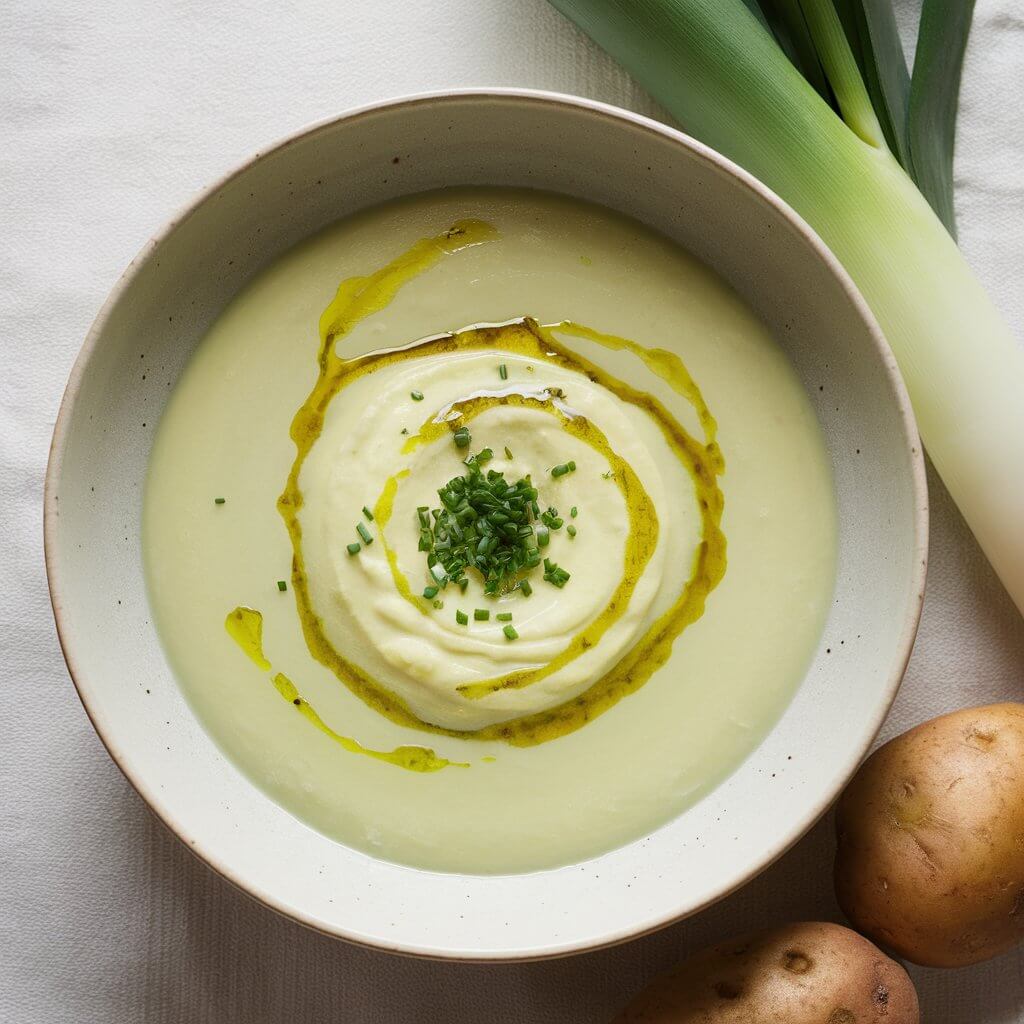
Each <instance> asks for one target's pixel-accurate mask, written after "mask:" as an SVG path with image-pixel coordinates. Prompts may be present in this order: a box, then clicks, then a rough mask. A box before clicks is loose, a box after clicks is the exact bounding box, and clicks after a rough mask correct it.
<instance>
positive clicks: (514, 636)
mask: <svg viewBox="0 0 1024 1024" xmlns="http://www.w3.org/2000/svg"><path fill="white" fill-rule="evenodd" d="M502 633H504V634H505V637H506V639H508V640H518V639H519V634H518V633H517V632H516V627H515V626H506V627H505V628H504V629H503V630H502Z"/></svg>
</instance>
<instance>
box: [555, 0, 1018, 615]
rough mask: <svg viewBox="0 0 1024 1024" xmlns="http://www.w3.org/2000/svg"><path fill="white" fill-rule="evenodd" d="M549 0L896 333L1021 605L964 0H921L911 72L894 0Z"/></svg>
mask: <svg viewBox="0 0 1024 1024" xmlns="http://www.w3.org/2000/svg"><path fill="white" fill-rule="evenodd" d="M552 3H553V4H554V6H555V7H556V8H558V9H559V10H560V11H562V12H563V13H564V14H566V15H568V16H569V17H570V18H572V19H573V20H574V21H576V22H577V23H578V24H579V25H580V26H581V27H582V28H583V29H584V31H586V32H587V33H588V34H589V35H590V36H591V37H592V38H593V39H594V40H595V41H596V42H598V43H599V44H600V45H601V46H603V47H604V48H605V49H606V50H608V51H609V52H610V53H611V54H612V55H614V56H615V57H617V58H618V59H619V60H621V61H622V63H623V64H625V66H626V67H627V68H628V69H630V70H631V71H632V72H633V74H634V75H635V76H636V78H637V79H638V81H639V82H640V83H641V84H642V85H644V86H645V87H646V88H647V89H648V90H649V91H650V92H651V94H652V95H653V96H654V97H655V98H656V99H658V100H659V101H660V102H661V103H662V104H663V105H664V107H665V108H666V109H667V110H668V111H669V112H670V113H671V114H672V115H673V116H674V117H675V118H677V119H678V121H679V122H680V124H681V125H682V126H683V128H684V129H685V130H687V131H689V132H690V133H691V134H693V135H694V136H696V137H697V138H699V139H701V140H702V141H704V142H706V143H707V144H708V145H710V146H712V147H714V148H715V149H717V150H719V151H720V152H722V153H724V154H725V155H726V156H728V157H730V158H731V159H733V160H735V161H736V162H737V163H739V164H740V165H741V166H743V167H745V168H746V169H747V170H749V171H750V172H751V173H753V174H754V175H755V176H756V177H758V178H760V179H761V180H762V181H763V182H764V183H765V184H766V185H768V186H769V187H770V188H771V189H773V190H774V191H775V192H777V193H778V194H779V195H780V196H781V197H782V198H783V199H785V200H786V201H787V202H788V203H789V204H790V205H791V206H793V207H794V209H796V211H797V212H798V213H800V214H801V215H802V216H803V217H804V218H805V219H806V220H807V221H808V222H809V223H810V225H811V226H812V227H813V228H814V229H815V230H816V231H817V232H818V234H819V235H820V236H821V237H822V238H823V239H824V241H825V242H826V243H827V244H828V245H829V246H830V248H831V249H832V251H833V252H834V253H835V254H836V256H837V257H838V258H839V260H840V262H841V263H842V264H843V266H844V267H845V268H846V270H847V271H848V272H849V274H850V276H851V277H852V278H853V280H854V282H855V283H856V284H857V286H858V288H859V289H860V291H861V293H862V294H863V296H864V298H865V299H866V300H867V302H868V304H869V306H870V307H871V309H872V311H873V312H874V314H875V316H876V318H877V319H878V322H879V323H880V325H881V327H882V330H883V331H884V332H885V335H886V338H887V339H888V341H889V344H890V345H891V346H892V349H893V351H894V353H895V355H896V358H897V361H898V363H899V366H900V369H901V371H902V373H903V377H904V380H905V381H906V384H907V389H908V391H909V393H910V396H911V400H912V402H913V405H914V411H915V413H916V416H917V422H918V426H919V428H920V431H921V436H922V438H923V440H924V443H925V445H926V447H927V450H928V454H929V455H930V457H931V460H932V462H933V463H934V465H935V467H936V469H937V470H938V472H939V473H940V475H941V476H942V479H943V481H944V482H945V484H946V486H947V487H948V489H949V491H950V493H951V494H952V496H953V498H954V500H955V501H956V503H957V505H958V506H959V508H960V511H961V512H962V513H963V515H964V518H965V519H966V520H967V522H968V524H969V525H970V527H971V529H972V530H973V531H974V535H975V537H977V539H978V542H979V543H980V544H981V547H982V548H983V550H984V551H985V553H986V555H987V556H988V558H989V560H990V561H991V563H992V565H993V567H994V568H995V570H996V572H997V573H998V574H999V576H1000V578H1001V579H1002V581H1003V584H1004V585H1005V586H1006V589H1007V590H1008V591H1009V593H1010V596H1011V597H1012V598H1013V600H1014V602H1015V603H1016V605H1017V607H1018V609H1019V610H1021V611H1022V612H1024V349H1022V348H1021V347H1020V346H1019V345H1018V344H1017V342H1016V341H1015V339H1014V338H1013V336H1012V335H1011V333H1010V331H1009V329H1008V327H1007V325H1006V324H1005V322H1004V321H1003V319H1002V318H1001V317H1000V315H999V313H998V312H997V311H996V309H995V307H994V306H993V305H992V303H991V301H990V300H989V298H988V296H987V295H986V294H985V291H984V289H983V288H982V287H981V285H980V283H979V282H978V280H977V279H976V278H975V276H974V275H973V273H972V272H971V270H970V268H969V267H968V266H967V264H966V262H965V261H964V259H963V257H962V255H961V254H960V251H959V249H958V248H957V246H956V243H955V241H954V239H953V237H952V234H951V232H952V229H953V224H952V204H951V201H950V192H951V174H950V167H951V161H952V142H953V133H952V122H953V118H954V117H955V110H956V92H957V89H958V86H959V75H960V64H961V61H962V55H963V47H964V43H965V41H966V33H967V27H968V26H969V23H970V13H971V6H972V5H971V4H970V3H968V2H963V0H925V7H924V15H923V18H922V25H921V36H920V42H919V45H918V54H917V59H916V61H915V66H914V73H913V76H912V78H911V77H910V76H908V74H907V72H906V68H905V65H904V66H903V67H902V68H901V66H900V65H901V63H902V60H903V55H902V50H901V49H900V48H899V42H898V39H896V37H895V22H894V19H893V18H892V12H891V8H889V6H888V0H861V2H859V3H856V2H854V0H838V3H837V4H836V5H833V2H832V0H787V2H775V3H769V2H767V0H761V2H759V0H552ZM815 59H817V62H818V64H817V65H814V64H813V61H814V60H815ZM822 78H824V81H822ZM894 154H896V155H894ZM901 164H902V166H901ZM915 181H916V182H917V184H915ZM922 193H924V194H922ZM925 195H927V197H928V198H927V199H926V198H925ZM929 202H931V204H932V205H929ZM933 206H934V208H935V210H938V211H939V213H940V214H941V215H942V216H943V217H944V218H945V220H946V224H945V225H944V223H943V221H942V220H941V219H940V217H939V215H937V214H936V213H935V212H933Z"/></svg>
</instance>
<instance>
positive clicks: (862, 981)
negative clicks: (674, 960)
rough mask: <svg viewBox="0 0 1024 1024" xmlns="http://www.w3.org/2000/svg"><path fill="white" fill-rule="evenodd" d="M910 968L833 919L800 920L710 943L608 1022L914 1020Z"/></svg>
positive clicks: (848, 1023)
mask: <svg viewBox="0 0 1024 1024" xmlns="http://www.w3.org/2000/svg"><path fill="white" fill-rule="evenodd" d="M920 1019H921V1018H920V1013H919V1011H918V1005H917V992H916V991H915V990H914V985H913V982H911V980H910V978H909V977H908V975H907V972H906V971H905V970H904V969H903V968H902V967H901V966H900V965H899V964H898V963H896V961H895V960H890V959H889V957H887V956H886V955H885V954H884V953H882V951H881V950H879V949H878V948H876V947H875V946H873V945H872V944H871V943H870V942H868V940H867V939H865V938H863V937H862V936H860V935H858V934H857V933H856V932H853V931H850V929H849V928H844V927H843V926H842V925H838V924H826V923H824V922H816V921H810V922H804V923H802V924H789V925H784V926H783V927H781V928H773V929H770V930H768V931H762V932H754V933H753V934H750V935H743V936H740V937H739V938H736V939H733V940H731V941H730V942H723V943H720V944H719V945H717V946H710V947H709V948H708V949H705V950H702V951H701V952H699V953H697V954H696V955H694V956H692V957H690V959H689V960H687V961H685V962H684V963H683V964H682V965H681V966H680V967H678V968H677V969H676V970H675V971H673V972H672V973H670V974H666V975H665V976H664V977H661V978H659V979H657V980H656V981H655V982H654V983H653V984H652V985H651V986H650V987H649V988H647V989H646V990H645V991H644V992H642V993H641V994H640V995H639V996H637V998H636V999H634V1000H633V1002H632V1003H630V1004H629V1006H628V1007H626V1009H625V1010H623V1011H622V1013H621V1014H619V1016H618V1017H616V1018H615V1020H614V1021H613V1024H869V1022H870V1024H875V1022H878V1024H882V1022H884V1024H919V1021H920Z"/></svg>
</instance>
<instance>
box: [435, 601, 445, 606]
mask: <svg viewBox="0 0 1024 1024" xmlns="http://www.w3.org/2000/svg"><path fill="white" fill-rule="evenodd" d="M434 607H435V608H443V607H444V601H435V602H434Z"/></svg>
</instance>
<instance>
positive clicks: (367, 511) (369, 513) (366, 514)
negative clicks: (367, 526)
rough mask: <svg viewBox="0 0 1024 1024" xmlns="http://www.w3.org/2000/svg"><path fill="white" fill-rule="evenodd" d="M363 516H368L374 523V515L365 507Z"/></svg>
mask: <svg viewBox="0 0 1024 1024" xmlns="http://www.w3.org/2000/svg"><path fill="white" fill-rule="evenodd" d="M363 515H364V516H366V518H367V519H369V520H370V522H371V523H372V522H373V513H372V512H371V511H370V510H369V509H368V508H367V507H366V506H365V505H364V506H363Z"/></svg>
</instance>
